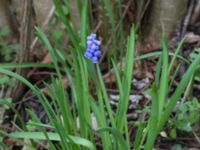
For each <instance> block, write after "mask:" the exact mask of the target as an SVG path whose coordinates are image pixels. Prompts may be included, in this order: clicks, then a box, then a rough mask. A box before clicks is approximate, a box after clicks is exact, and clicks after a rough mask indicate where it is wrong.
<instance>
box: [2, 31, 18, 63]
mask: <svg viewBox="0 0 200 150" xmlns="http://www.w3.org/2000/svg"><path fill="white" fill-rule="evenodd" d="M9 34H10V31H9V29H8V28H2V29H0V56H1V57H3V59H2V60H4V61H5V62H10V61H12V60H13V59H14V54H16V53H17V51H18V49H19V44H18V43H17V42H16V41H13V42H8V41H7V40H5V38H6V37H8V36H9Z"/></svg>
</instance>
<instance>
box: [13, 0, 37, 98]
mask: <svg viewBox="0 0 200 150" xmlns="http://www.w3.org/2000/svg"><path fill="white" fill-rule="evenodd" d="M22 4H23V17H22V24H21V32H20V45H21V49H20V52H19V56H18V62H19V63H22V62H28V61H29V58H30V45H31V33H32V28H33V24H32V15H33V1H32V0H24V1H23V3H22ZM16 73H17V74H19V75H21V76H23V77H25V78H26V76H27V69H23V68H19V69H17V70H16ZM24 88H25V85H24V84H22V83H21V82H19V81H17V82H16V86H15V88H14V89H13V92H12V98H13V100H14V101H19V100H20V98H21V96H22V95H23V93H24Z"/></svg>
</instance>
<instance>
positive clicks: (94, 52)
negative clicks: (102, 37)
mask: <svg viewBox="0 0 200 150" xmlns="http://www.w3.org/2000/svg"><path fill="white" fill-rule="evenodd" d="M100 45H101V41H99V40H97V39H96V34H94V33H92V34H90V35H89V36H88V37H87V49H86V52H85V57H86V58H88V59H90V60H92V61H93V63H98V59H99V57H100V56H101V51H100V50H99V47H100Z"/></svg>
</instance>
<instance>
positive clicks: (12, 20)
mask: <svg viewBox="0 0 200 150" xmlns="http://www.w3.org/2000/svg"><path fill="white" fill-rule="evenodd" d="M2 2H3V5H4V7H5V12H6V19H7V20H8V22H9V26H10V28H11V31H12V33H13V35H14V36H15V38H17V39H18V38H19V34H20V33H19V23H18V21H17V18H16V17H15V15H14V13H13V11H12V8H11V4H10V1H9V0H2Z"/></svg>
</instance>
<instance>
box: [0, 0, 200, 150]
mask: <svg viewBox="0 0 200 150" xmlns="http://www.w3.org/2000/svg"><path fill="white" fill-rule="evenodd" d="M53 3H54V5H55V8H56V14H57V15H58V16H59V18H60V21H61V22H62V24H63V25H64V27H65V30H66V32H67V35H68V38H69V39H70V43H69V46H68V47H67V49H68V50H69V52H70V55H69V53H66V50H65V48H60V46H59V47H57V46H55V45H53V44H51V42H49V40H48V38H47V35H46V34H45V33H44V32H43V31H42V30H41V29H40V28H39V27H36V28H35V31H36V33H37V36H38V37H39V39H40V40H41V42H42V43H43V45H44V46H45V48H46V49H47V50H48V53H49V54H50V55H51V59H52V64H42V63H29V62H25V63H22V64H14V63H9V64H8V63H4V64H0V74H2V76H3V78H10V77H12V78H15V79H17V80H19V81H21V82H22V83H23V84H25V85H26V86H27V87H28V88H29V89H31V90H32V92H33V93H34V94H35V95H36V96H37V99H38V101H39V102H40V103H41V105H42V107H43V109H44V111H45V113H46V115H47V117H48V119H49V123H48V124H44V123H43V122H42V121H41V120H40V119H39V116H37V115H36V114H35V113H34V112H33V111H32V110H30V109H27V110H26V113H27V114H28V115H29V116H31V119H30V120H29V121H28V122H25V121H24V120H23V118H22V117H21V116H20V115H19V114H18V113H17V111H16V109H15V108H14V107H13V106H12V102H8V101H6V100H5V99H2V98H1V99H0V104H1V105H4V106H7V107H10V108H11V109H12V111H14V112H15V113H16V114H17V117H18V119H19V120H20V123H21V126H18V125H16V124H15V127H16V128H17V130H16V132H11V133H8V132H6V131H4V130H0V135H2V136H5V137H8V138H11V139H15V140H16V141H17V142H18V143H20V144H23V145H24V146H25V147H27V149H37V146H38V145H39V146H40V147H44V148H46V149H53V150H56V149H59V150H60V149H62V150H68V149H69V150H79V149H83V150H86V149H92V150H95V149H97V147H98V146H97V143H100V144H101V146H102V149H104V150H115V149H116V150H117V149H118V150H122V149H126V150H129V149H132V146H133V147H134V149H136V150H140V149H145V150H151V149H153V147H154V144H155V141H156V139H157V137H158V135H159V134H160V132H161V131H163V128H164V127H165V126H166V124H167V123H168V120H170V118H171V114H172V112H173V111H174V109H175V107H176V104H177V102H179V101H180V102H183V104H184V105H181V107H180V108H179V109H178V111H177V115H176V116H175V117H176V118H180V116H182V115H184V113H185V111H189V112H190V114H191V115H190V116H188V119H187V118H184V119H186V120H183V121H182V120H181V119H183V118H181V119H180V120H177V122H175V123H174V124H173V126H174V127H175V128H179V129H180V128H182V129H184V128H183V126H184V124H185V123H186V124H187V122H188V121H190V122H191V125H192V124H193V123H194V122H196V121H197V119H198V117H197V116H195V115H194V112H193V111H192V110H191V109H190V108H191V106H193V105H196V103H197V101H196V100H193V101H192V102H191V103H189V102H187V103H185V102H184V101H185V98H184V92H185V90H186V89H188V88H189V87H188V86H189V85H190V84H189V83H193V82H192V81H194V79H195V78H194V77H195V76H196V75H197V70H198V69H199V64H200V54H197V55H196V56H195V58H193V60H192V61H188V60H186V59H184V58H183V57H182V56H179V55H178V54H179V51H180V50H181V47H182V45H183V42H184V39H183V40H182V41H181V42H180V44H179V46H178V47H177V48H176V49H175V50H174V52H173V53H172V52H169V51H168V47H167V46H168V44H167V40H166V37H165V34H164V33H163V36H162V45H163V49H162V51H160V52H153V53H149V54H145V55H142V56H137V57H135V51H134V49H135V41H136V38H135V37H136V33H135V28H134V26H132V28H131V29H130V33H129V36H128V37H127V38H124V33H123V24H122V22H121V21H122V18H120V17H122V15H121V14H119V18H120V24H119V25H120V27H119V31H120V35H119V37H120V38H117V36H116V32H115V27H116V22H115V17H114V14H113V11H112V9H113V8H112V5H111V3H110V2H109V1H108V0H102V1H101V5H103V6H104V7H105V10H106V11H107V13H108V17H109V22H110V26H111V35H110V37H112V38H111V39H112V42H111V45H112V46H111V47H112V48H113V50H112V54H111V55H109V57H108V58H107V59H109V62H111V64H109V65H110V66H111V67H112V68H113V70H114V74H115V76H116V79H117V89H118V90H119V95H120V99H119V104H118V107H117V110H116V112H114V111H113V110H112V107H111V104H110V100H109V95H108V92H107V89H106V85H105V82H104V80H103V74H102V71H101V63H97V64H93V63H92V62H91V61H90V60H88V59H87V58H85V57H84V52H85V49H86V41H87V39H86V37H87V36H88V35H89V34H90V33H91V32H92V31H94V30H93V28H92V26H91V24H92V22H91V20H92V14H91V10H90V9H91V8H90V7H91V1H89V0H85V1H80V0H76V3H77V6H78V10H79V13H80V16H81V18H80V22H79V23H80V24H81V26H80V29H76V28H75V26H74V24H75V23H77V22H75V21H74V20H73V14H71V11H70V9H72V8H71V6H70V3H69V1H68V0H64V4H63V3H62V2H61V1H60V0H53ZM121 5H122V3H121V1H120V0H119V1H118V6H119V11H120V12H121V10H120V6H121ZM93 20H94V18H93ZM118 41H119V42H118ZM124 41H126V42H125V43H126V45H123V43H124ZM118 44H119V45H118ZM118 47H120V48H121V51H122V49H123V53H124V54H125V55H122V54H123V53H122V52H121V53H120V52H119V50H118V49H117V48H118ZM123 47H126V48H125V50H124V48H123ZM118 52H119V53H118ZM153 56H159V60H158V63H157V68H156V73H155V80H154V82H153V84H152V86H151V87H150V88H149V89H148V90H147V91H146V93H147V94H148V95H150V97H151V104H150V113H147V116H146V117H145V118H148V119H146V120H138V121H137V125H135V127H136V129H137V133H136V135H135V136H136V137H135V141H131V140H130V137H129V130H128V120H127V110H128V103H129V95H130V91H131V83H132V78H133V71H134V63H135V61H136V60H142V59H146V58H150V57H153ZM120 58H121V59H120ZM119 59H120V60H119ZM176 60H180V61H181V62H182V63H185V64H187V65H188V70H187V71H186V72H185V74H184V76H183V77H182V79H181V81H180V82H179V85H178V86H177V87H176V89H175V91H174V92H173V94H172V95H171V96H170V97H169V93H170V89H171V87H172V85H173V82H174V80H175V77H176V76H177V72H178V69H177V70H176V71H174V70H173V66H174V63H175V61H176ZM119 63H123V64H124V65H123V66H124V67H123V68H121V67H118V64H119ZM17 67H18V68H30V67H43V68H44V67H45V68H49V69H53V70H54V71H55V72H56V76H52V77H51V83H45V82H44V85H45V87H46V89H47V90H48V93H49V94H48V96H47V95H46V94H45V93H43V92H42V91H41V90H40V89H39V87H37V86H36V85H34V84H33V83H30V82H29V81H28V80H27V79H25V78H24V77H22V76H20V75H18V74H17V73H15V72H13V71H11V70H10V69H11V68H17ZM177 68H179V67H177ZM0 79H2V77H0ZM65 79H67V81H68V83H67V84H68V87H70V92H68V91H66V88H65V87H66V85H64V83H66V82H65V81H64V80H65ZM1 81H2V83H1ZM3 81H4V80H0V84H1V85H2V84H5V83H4V82H3ZM183 99H184V101H183ZM198 106H199V105H198ZM198 108H199V107H197V111H198ZM94 121H95V123H96V124H97V125H96V126H95V125H94ZM178 121H180V122H178ZM138 122H139V123H138ZM35 129H37V130H35ZM96 135H98V136H99V140H98V141H97V140H96ZM23 139H29V140H26V141H25V140H23ZM41 141H46V143H47V144H43V143H42V142H41ZM0 143H1V146H2V147H4V148H5V149H6V148H9V147H8V146H6V145H5V144H4V143H3V142H1V141H0Z"/></svg>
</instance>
